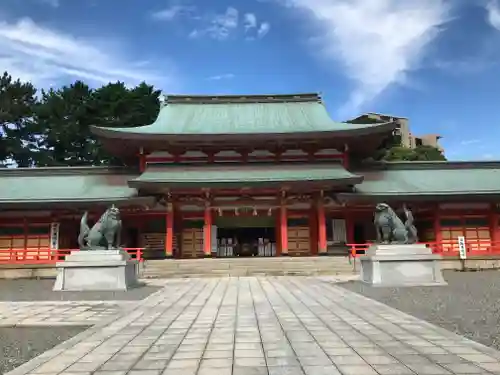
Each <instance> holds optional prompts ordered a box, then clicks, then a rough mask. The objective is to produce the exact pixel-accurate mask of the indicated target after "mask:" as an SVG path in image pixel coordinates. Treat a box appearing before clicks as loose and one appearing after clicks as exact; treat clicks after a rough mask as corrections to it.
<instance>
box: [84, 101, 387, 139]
mask: <svg viewBox="0 0 500 375" xmlns="http://www.w3.org/2000/svg"><path fill="white" fill-rule="evenodd" d="M394 126H395V125H393V124H392V123H388V124H361V125H360V124H348V123H343V122H335V121H333V120H332V119H331V118H330V115H329V114H328V112H327V110H326V108H325V106H324V105H323V103H322V102H321V99H320V97H319V96H318V95H317V94H297V95H273V96H265V95H260V96H170V97H168V100H167V102H166V104H165V105H164V106H163V107H162V108H161V109H160V113H159V115H158V118H157V119H156V121H155V122H154V123H153V124H150V125H145V126H138V127H134V128H100V127H93V128H92V131H93V132H94V133H96V134H98V135H101V136H104V137H109V138H118V137H125V135H128V137H129V138H130V137H132V136H133V135H137V136H147V135H150V136H151V135H164V136H165V135H171V136H173V135H204V134H207V135H244V134H291V133H322V132H348V133H350V132H353V131H367V130H369V129H379V130H380V131H390V130H392V129H393V128H394ZM386 128H387V129H386Z"/></svg>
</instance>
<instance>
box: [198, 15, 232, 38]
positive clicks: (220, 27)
mask: <svg viewBox="0 0 500 375" xmlns="http://www.w3.org/2000/svg"><path fill="white" fill-rule="evenodd" d="M237 27H238V10H237V9H235V8H232V7H229V8H227V9H226V12H225V13H222V14H216V15H214V16H213V17H212V19H211V20H210V26H209V27H208V28H207V29H205V31H204V33H206V34H207V35H209V36H210V37H212V38H214V39H217V40H224V39H227V38H228V37H229V35H230V34H231V33H232V32H233V31H234V30H236V28H237Z"/></svg>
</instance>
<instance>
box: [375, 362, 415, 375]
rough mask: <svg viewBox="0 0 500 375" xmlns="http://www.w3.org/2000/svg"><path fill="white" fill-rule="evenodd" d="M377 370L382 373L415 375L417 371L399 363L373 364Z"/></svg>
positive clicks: (387, 374) (381, 374)
mask: <svg viewBox="0 0 500 375" xmlns="http://www.w3.org/2000/svg"><path fill="white" fill-rule="evenodd" d="M372 367H373V368H374V369H375V371H377V372H378V373H379V374H380V375H414V374H415V372H413V371H412V370H410V369H409V368H408V367H405V366H403V365H398V364H391V365H373V366H372Z"/></svg>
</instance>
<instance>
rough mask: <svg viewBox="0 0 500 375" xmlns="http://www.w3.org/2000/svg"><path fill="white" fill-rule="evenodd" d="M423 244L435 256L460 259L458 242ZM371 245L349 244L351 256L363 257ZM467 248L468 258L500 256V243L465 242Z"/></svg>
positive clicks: (484, 241) (487, 241)
mask: <svg viewBox="0 0 500 375" xmlns="http://www.w3.org/2000/svg"><path fill="white" fill-rule="evenodd" d="M421 243H422V244H424V245H426V246H427V247H430V248H431V249H432V252H433V253H434V254H441V255H442V256H445V257H448V256H449V257H458V256H459V248H458V240H445V241H441V242H421ZM370 245H371V243H365V244H348V245H347V246H349V248H350V250H351V251H350V255H351V257H353V258H356V257H358V256H360V255H363V254H364V253H365V251H366V250H367V249H368V247H370ZM465 247H466V250H467V255H468V256H474V255H500V241H497V242H493V241H490V240H487V239H486V240H482V239H479V240H478V239H476V240H468V239H466V240H465Z"/></svg>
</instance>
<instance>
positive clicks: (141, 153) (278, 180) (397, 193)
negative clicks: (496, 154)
mask: <svg viewBox="0 0 500 375" xmlns="http://www.w3.org/2000/svg"><path fill="white" fill-rule="evenodd" d="M137 125H140V126H137V127H134V128H103V127H98V126H96V127H93V128H92V132H93V133H94V134H95V135H96V136H97V137H98V138H99V139H100V141H101V144H102V145H103V147H105V148H106V150H107V151H108V152H109V153H111V154H113V155H115V156H116V157H118V158H120V159H121V160H123V161H124V162H125V164H126V165H129V166H130V167H119V168H114V167H109V168H108V167H49V168H17V169H14V168H12V169H9V168H5V169H0V250H2V249H4V250H8V249H20V248H21V249H37V248H50V249H75V248H77V247H78V244H77V236H78V230H79V225H80V218H81V216H82V214H83V212H84V211H89V213H90V223H91V224H93V223H94V222H95V220H97V219H98V218H99V216H100V215H101V214H102V213H103V212H104V210H105V209H106V208H107V207H109V206H110V205H113V204H114V205H116V206H117V207H119V208H120V210H121V215H122V220H123V227H124V228H123V234H122V238H123V243H124V244H125V245H126V246H128V247H134V248H135V247H143V248H145V250H144V257H145V258H150V259H153V258H155V259H158V258H172V257H173V258H202V257H231V256H234V255H236V253H235V247H236V245H237V244H241V243H246V242H254V243H257V244H258V252H257V253H256V254H254V255H256V256H285V255H288V256H311V255H335V254H342V255H345V254H346V253H347V252H348V251H349V250H348V249H349V247H350V245H352V244H365V243H368V242H370V241H373V240H374V239H375V231H374V229H373V225H372V220H373V208H374V206H375V204H376V203H380V202H386V203H388V204H390V205H391V206H392V207H393V208H394V209H396V210H398V209H400V208H401V207H402V204H407V205H408V206H409V207H410V208H411V210H412V212H413V215H414V216H415V219H416V222H415V224H416V226H417V228H418V230H419V236H420V241H421V242H432V243H435V244H437V246H441V247H442V248H443V249H444V248H446V247H450V246H454V245H453V244H452V242H453V241H454V240H455V239H456V238H457V237H458V236H465V237H466V238H467V240H473V241H476V240H477V244H478V245H477V250H478V251H482V250H484V251H485V252H488V251H491V248H492V247H493V246H494V245H495V243H496V241H497V238H499V231H498V226H499V225H498V224H499V214H498V212H499V210H498V207H497V202H498V199H499V197H500V162H398V163H380V162H379V163H375V162H371V163H370V162H367V161H366V160H369V158H370V156H372V155H374V153H375V152H376V151H377V149H378V148H379V147H380V146H381V145H382V144H383V143H384V142H385V141H386V140H388V139H389V138H390V137H392V135H393V132H394V130H395V128H396V126H397V124H395V123H394V122H382V123H370V124H359V123H356V124H353V123H342V122H335V121H333V120H332V119H331V118H330V116H329V114H328V112H327V110H326V108H325V106H324V104H323V102H322V99H321V97H320V96H319V95H317V94H294V95H248V96H187V95H173V96H169V97H168V98H167V99H166V101H165V102H164V103H162V106H161V108H160V112H159V115H158V117H157V119H156V120H155V121H154V122H153V123H152V124H149V125H144V124H137ZM444 250H446V249H444Z"/></svg>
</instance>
